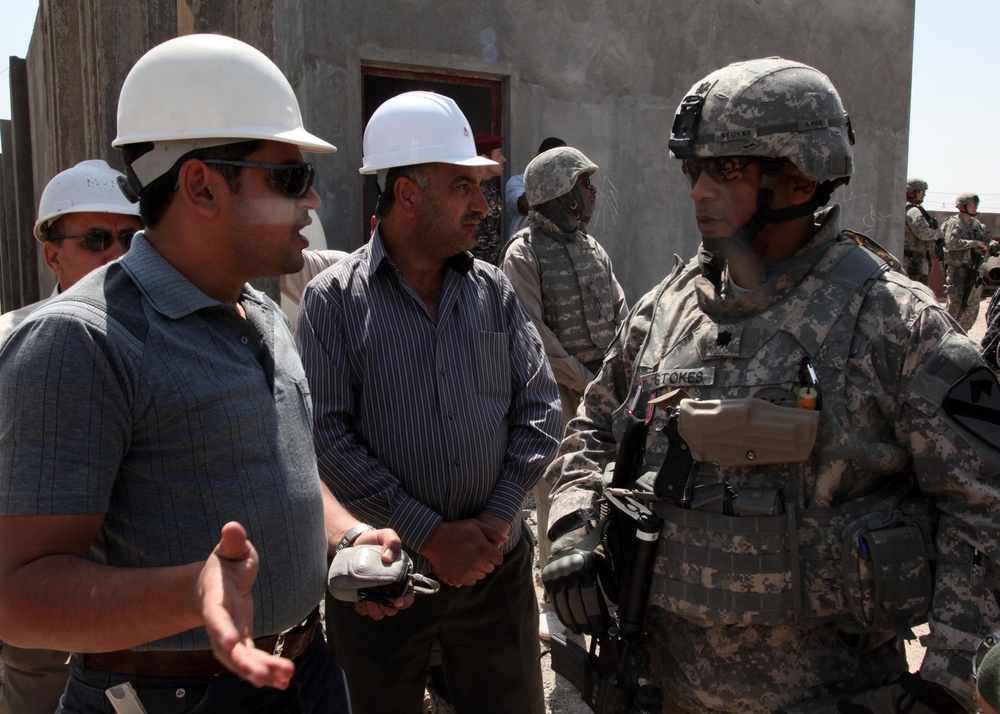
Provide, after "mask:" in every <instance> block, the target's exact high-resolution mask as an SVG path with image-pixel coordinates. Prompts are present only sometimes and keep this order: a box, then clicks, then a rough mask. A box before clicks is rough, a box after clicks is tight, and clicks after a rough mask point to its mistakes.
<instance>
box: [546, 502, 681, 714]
mask: <svg viewBox="0 0 1000 714" xmlns="http://www.w3.org/2000/svg"><path fill="white" fill-rule="evenodd" d="M602 500H603V502H604V506H606V507H607V509H608V515H607V517H606V518H605V521H604V523H606V524H609V527H608V529H607V530H608V531H612V532H616V534H615V535H609V534H605V537H606V538H610V539H611V540H612V541H613V540H614V539H616V538H620V539H621V541H622V542H621V543H620V546H621V548H622V549H623V550H624V551H625V552H624V563H623V564H622V565H623V568H624V572H623V573H622V576H621V578H620V583H619V587H618V592H617V596H618V600H619V602H618V609H617V611H616V612H614V613H613V614H609V615H608V616H607V617H606V618H604V620H605V621H604V623H603V624H602V627H601V628H600V629H597V630H595V632H594V634H593V636H592V637H591V640H590V648H589V650H588V649H584V648H583V647H582V646H580V645H579V644H577V643H576V642H574V641H573V640H569V639H567V638H566V636H565V635H561V634H555V633H553V635H552V640H551V653H552V670H553V671H554V672H555V673H556V674H558V675H560V676H562V677H564V678H565V679H566V680H567V681H568V682H569V683H570V684H572V685H573V686H574V687H575V688H576V689H577V690H578V691H579V692H580V696H581V697H582V698H583V701H584V703H586V704H587V706H589V707H590V708H591V710H593V711H594V712H595V713H596V714H623V713H625V712H634V713H635V714H646V713H647V712H648V713H649V714H652V713H653V712H659V711H660V708H661V706H662V704H661V702H662V698H663V695H662V693H661V692H660V690H659V688H658V687H657V686H656V685H654V684H647V683H643V681H642V680H644V679H650V678H651V677H652V665H651V662H650V657H649V654H648V652H647V651H646V644H647V643H648V641H649V636H648V635H647V634H646V633H645V632H644V631H643V629H642V621H643V617H644V616H645V613H646V603H647V600H648V598H649V583H650V580H651V579H652V575H653V560H654V559H655V558H656V542H657V539H658V538H659V534H660V526H661V524H662V521H661V520H660V518H659V517H658V516H656V515H655V514H654V513H653V512H652V511H650V510H649V508H647V507H646V506H644V505H643V504H642V503H640V502H639V501H637V500H636V499H635V498H633V497H631V496H629V495H627V492H622V491H618V490H617V489H614V490H612V489H607V490H605V491H604V493H603V495H602ZM610 549H611V550H615V549H616V547H615V546H613V545H611V546H610ZM612 557H613V556H612ZM603 575H605V577H603V578H602V584H609V578H608V577H607V576H606V574H603ZM607 589H608V588H605V590H606V591H607ZM611 589H613V587H612V588H611ZM608 596H609V597H611V595H610V593H609V595H608Z"/></svg>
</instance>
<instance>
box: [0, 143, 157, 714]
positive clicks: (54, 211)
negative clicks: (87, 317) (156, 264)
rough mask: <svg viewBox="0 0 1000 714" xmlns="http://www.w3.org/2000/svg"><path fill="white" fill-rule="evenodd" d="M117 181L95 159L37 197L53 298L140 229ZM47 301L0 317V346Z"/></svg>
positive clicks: (120, 250) (118, 253)
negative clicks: (52, 275)
mask: <svg viewBox="0 0 1000 714" xmlns="http://www.w3.org/2000/svg"><path fill="white" fill-rule="evenodd" d="M119 176H121V177H122V178H124V176H122V174H120V173H119V172H117V171H115V170H114V169H113V168H111V167H110V166H108V164H107V163H106V162H104V161H101V160H99V159H94V160H91V161H81V162H80V163H79V164H77V165H76V166H74V167H73V168H71V169H66V170H65V171H63V172H62V173H60V174H57V175H56V176H55V177H54V178H53V179H52V180H51V181H49V183H48V185H47V186H46V187H45V190H44V191H42V199H41V201H39V204H38V220H37V221H36V222H35V238H36V239H37V240H38V241H39V242H40V243H41V244H42V251H43V254H44V256H45V262H46V264H47V265H48V266H49V269H50V270H51V271H52V272H53V273H55V275H56V277H57V278H58V280H59V282H58V283H57V284H56V287H55V290H54V291H53V293H52V295H58V294H59V293H61V292H63V291H65V290H69V288H70V287H72V286H73V285H74V284H76V282H77V281H78V280H79V279H80V278H82V277H83V276H84V275H86V274H87V273H89V272H90V271H91V270H93V269H94V268H99V267H100V266H102V265H104V264H106V263H110V262H111V261H112V260H115V259H117V258H120V257H122V256H123V255H124V254H125V251H126V250H128V247H129V245H130V244H131V242H132V236H133V235H134V234H135V232H136V231H138V230H140V229H141V228H142V223H141V222H140V221H139V207H138V206H136V205H135V204H134V203H129V202H128V201H127V200H125V196H124V195H122V192H121V188H119V186H118V177H119ZM50 298H51V296H50V297H47V298H45V299H43V300H40V301H38V302H36V303H32V304H30V305H25V306H24V307H21V308H18V309H17V310H11V311H10V312H6V313H4V314H3V315H2V316H0V342H3V341H4V340H5V339H6V338H7V335H9V334H10V333H11V332H12V331H13V330H14V328H15V327H17V326H18V325H20V324H21V322H23V321H24V318H26V317H27V316H28V315H30V314H31V313H32V312H34V311H35V310H36V309H37V308H39V307H41V306H42V305H44V304H45V303H46V302H48V301H49V299H50ZM2 696H3V695H2V694H0V701H2Z"/></svg>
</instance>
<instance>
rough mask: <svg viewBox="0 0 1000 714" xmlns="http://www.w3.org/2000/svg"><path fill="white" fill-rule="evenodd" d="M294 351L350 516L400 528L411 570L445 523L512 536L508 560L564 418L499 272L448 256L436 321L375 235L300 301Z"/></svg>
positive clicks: (323, 452)
mask: <svg viewBox="0 0 1000 714" xmlns="http://www.w3.org/2000/svg"><path fill="white" fill-rule="evenodd" d="M298 340H299V349H300V351H301V354H302V361H303V363H304V365H305V368H306V376H307V377H308V379H309V384H310V389H311V391H312V394H313V406H314V410H315V437H316V450H317V456H318V461H319V469H320V475H321V476H322V477H323V478H324V479H325V480H326V482H327V483H328V484H329V485H330V488H331V489H332V490H333V492H334V493H335V494H336V496H337V498H338V499H339V500H340V502H341V503H342V504H343V505H344V506H345V507H346V508H347V509H349V510H350V511H351V512H352V513H353V514H354V515H355V516H357V517H358V518H361V519H363V520H365V521H367V522H368V523H371V524H372V525H375V526H378V527H391V528H393V529H395V530H396V532H398V533H399V534H400V537H401V538H402V539H403V544H404V546H405V547H406V549H407V550H408V551H409V552H410V554H411V555H412V556H413V557H414V561H415V566H416V568H417V570H420V571H426V570H427V569H428V566H429V564H428V563H427V561H426V560H425V559H424V558H423V557H422V556H420V555H419V553H420V551H421V550H422V549H423V547H424V545H425V543H426V542H427V539H428V538H429V537H430V535H431V533H433V532H434V529H435V528H437V526H438V524H439V523H440V522H441V521H453V520H460V519H464V518H473V517H475V516H476V515H477V514H479V513H481V512H483V511H485V512H488V513H491V514H494V515H497V516H499V517H501V518H503V519H504V520H505V521H507V522H509V523H511V524H513V527H512V529H511V532H510V540H509V541H508V542H507V543H506V544H505V546H504V548H503V552H508V551H509V550H510V549H511V548H513V547H514V545H516V543H517V542H518V540H519V539H520V522H521V521H520V511H521V509H522V508H523V506H524V503H525V500H526V498H527V494H528V491H529V490H530V489H531V488H532V487H533V486H534V484H535V482H536V481H537V480H538V479H539V478H540V476H541V474H542V472H543V471H544V469H545V466H546V465H547V464H548V463H549V461H550V460H551V459H552V457H553V456H554V454H555V451H556V449H557V447H558V445H559V437H560V436H561V431H562V414H561V409H560V406H559V397H558V392H557V388H556V383H555V380H554V378H553V376H552V372H551V370H550V369H549V366H548V363H547V361H546V359H545V354H544V352H543V350H542V344H541V340H540V338H539V337H538V332H537V331H536V330H535V328H534V327H533V326H532V324H531V321H530V320H529V319H528V317H527V315H526V314H525V312H524V310H523V309H522V308H521V306H520V304H519V303H518V301H517V298H516V296H515V294H514V290H513V288H512V287H511V285H510V283H509V282H508V280H507V278H506V277H505V276H504V275H503V273H501V272H500V271H499V270H497V269H496V268H494V267H493V266H491V265H487V264H486V263H483V262H481V261H473V260H472V257H471V256H470V255H468V254H467V253H462V254H460V255H457V256H455V257H453V258H452V259H451V260H450V261H449V263H448V268H447V270H446V271H445V279H444V286H443V289H442V292H441V298H440V303H439V308H438V313H437V315H436V316H435V315H433V314H431V312H430V311H429V310H428V309H427V307H426V306H425V305H424V303H423V302H422V301H421V299H420V297H419V296H418V295H417V293H416V292H415V291H414V289H413V287H412V286H410V285H409V283H407V281H406V280H405V279H404V278H403V276H402V275H401V274H400V272H399V270H398V269H397V268H396V266H395V265H394V264H393V263H392V261H391V260H390V259H389V257H388V256H387V255H386V252H385V247H384V245H383V243H382V238H381V236H380V235H379V233H378V232H376V233H375V235H374V236H373V237H372V239H371V241H370V242H369V243H368V244H367V245H365V246H363V247H362V248H360V249H358V250H357V251H356V252H355V253H354V254H352V255H351V256H350V257H349V258H347V259H345V260H344V261H342V262H340V263H338V264H337V265H335V266H334V267H332V268H331V269H329V270H327V271H326V272H324V273H323V274H322V275H320V276H319V277H318V278H316V280H314V281H313V282H312V283H310V285H309V287H307V288H306V291H305V294H304V295H303V298H302V310H301V313H300V315H299V331H298Z"/></svg>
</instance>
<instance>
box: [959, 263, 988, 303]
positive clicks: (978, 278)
mask: <svg viewBox="0 0 1000 714" xmlns="http://www.w3.org/2000/svg"><path fill="white" fill-rule="evenodd" d="M984 262H986V251H985V250H979V249H977V248H973V249H972V265H971V266H969V268H968V270H967V271H966V273H965V282H964V284H963V285H962V309H963V310H964V309H965V308H966V307H968V305H969V298H970V297H972V291H973V290H975V289H976V287H977V286H979V285H982V284H983V263H984Z"/></svg>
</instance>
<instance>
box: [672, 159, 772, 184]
mask: <svg viewBox="0 0 1000 714" xmlns="http://www.w3.org/2000/svg"><path fill="white" fill-rule="evenodd" d="M759 162H760V159H758V158H757V157H754V156H718V157H715V158H711V159H684V160H683V161H681V171H683V172H684V175H685V176H687V180H688V181H690V182H691V185H692V186H694V185H695V184H696V183H698V179H699V178H701V174H702V172H705V173H707V174H708V177H709V178H710V179H712V180H713V181H715V182H716V183H724V182H726V181H735V180H736V179H738V178H739V177H740V176H742V175H743V171H744V170H745V169H746V167H747V166H749V165H750V164H754V163H759Z"/></svg>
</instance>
